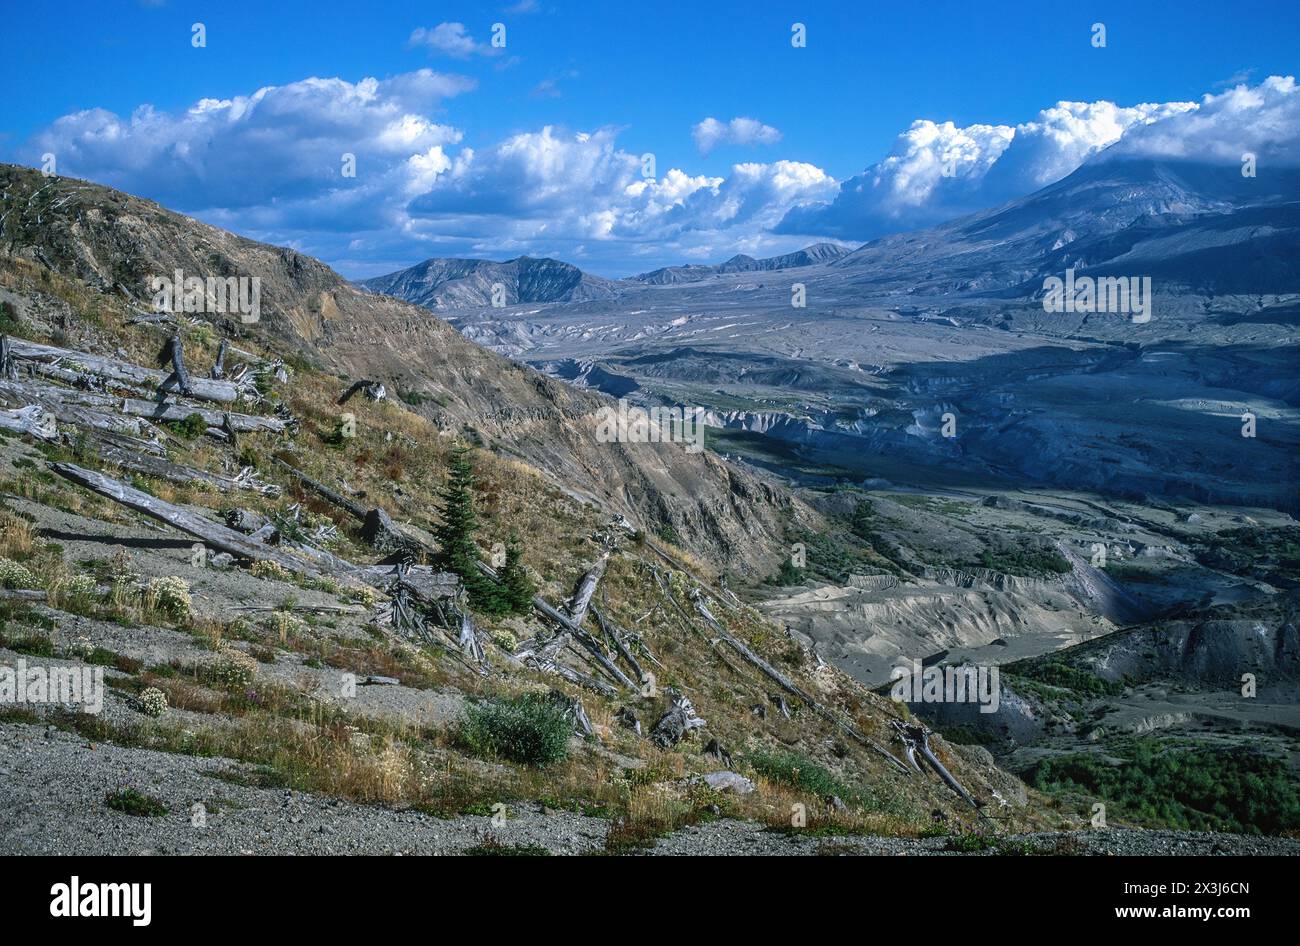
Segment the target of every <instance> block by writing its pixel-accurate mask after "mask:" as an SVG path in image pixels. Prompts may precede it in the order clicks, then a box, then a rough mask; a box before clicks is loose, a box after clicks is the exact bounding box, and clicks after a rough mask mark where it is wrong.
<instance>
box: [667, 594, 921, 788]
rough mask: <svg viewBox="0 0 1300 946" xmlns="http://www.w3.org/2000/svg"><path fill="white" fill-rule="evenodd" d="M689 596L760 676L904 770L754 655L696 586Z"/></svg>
mask: <svg viewBox="0 0 1300 946" xmlns="http://www.w3.org/2000/svg"><path fill="white" fill-rule="evenodd" d="M692 597H693V598H694V600H695V609H696V611H698V612H699V613H700V616H701V617H703V618H704V619H705V620H706V621H708V623H709V626H710V627H712V628H713V630H714V631H715V632H716V633H717V635H718V637H719V638H720V639H721V640H722V641H723V642H724V643H725V644H727V645H728V646H730V647H731V648H732V649H733V650H734V651H735V652H736V653H738V654H739V655H740V656H741V657H743V658H744V659H745V660H746V661H747V662H748V663H750V664H752V665H753V666H754V667H757V668H758V670H759V671H760V672H761V673H762V674H763V675H764V676H766V677H767V678H768V679H769V680H772V681H773V682H774V683H776V685H777V686H779V687H781V689H783V690H785V691H786V692H787V693H791V694H793V695H795V696H797V697H798V698H799V699H800V700H802V701H803V702H804V703H805V704H806V705H807V706H808V707H809V708H810V709H811V710H812V711H813V712H814V713H816V714H817V715H818V716H820V717H822V718H823V719H825V720H826V721H827V722H829V723H832V724H833V725H835V726H837V727H839V728H840V729H842V730H843V731H844V732H846V733H848V734H849V735H850V736H852V737H853V738H854V739H855V740H857V741H858V742H860V743H862V745H864V746H866V747H867V748H869V749H871V750H872V751H873V752H875V753H876V754H877V755H879V756H881V757H882V758H885V759H888V760H889V762H890V764H891V765H893V766H894V768H896V769H898V770H899V771H900V772H902V773H904V774H907V766H905V765H903V763H902V762H899V761H898V758H897V757H896V756H895V755H894V754H893V753H892V752H890V751H889V750H888V749H886V748H885V747H884V746H882V745H880V744H879V743H877V742H875V741H873V740H872V739H869V738H868V737H867V735H866V734H865V733H863V732H861V731H860V730H858V728H857V727H856V726H853V725H852V724H850V723H847V722H845V721H844V720H843V719H841V718H840V716H839V714H838V713H835V712H834V711H832V710H831V709H830V708H829V707H826V706H823V705H822V704H821V703H819V702H818V701H817V700H815V699H813V697H812V695H811V694H810V693H808V691H807V690H805V689H803V688H802V687H800V686H798V685H796V684H795V683H794V681H792V680H791V679H790V678H788V677H787V676H786V675H785V674H783V673H781V671H779V670H777V669H776V668H775V667H773V666H772V665H771V664H770V663H768V662H767V661H766V660H764V659H763V658H762V657H760V656H758V654H756V653H754V652H753V651H752V650H750V649H749V648H748V647H747V646H745V644H744V643H743V642H742V641H741V640H739V639H738V638H736V637H733V636H732V635H731V634H730V633H728V632H727V631H726V630H724V629H723V627H722V625H721V624H720V623H718V619H717V618H715V617H714V616H713V613H712V612H711V611H710V610H709V608H708V605H707V604H705V603H704V600H703V596H702V595H700V594H699V591H698V589H695V590H694V593H693V594H692Z"/></svg>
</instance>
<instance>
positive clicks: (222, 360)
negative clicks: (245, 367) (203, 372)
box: [208, 338, 230, 381]
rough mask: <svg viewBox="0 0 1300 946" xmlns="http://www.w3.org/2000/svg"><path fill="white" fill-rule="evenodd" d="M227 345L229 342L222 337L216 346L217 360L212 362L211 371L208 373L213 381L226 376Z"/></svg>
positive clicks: (228, 345)
mask: <svg viewBox="0 0 1300 946" xmlns="http://www.w3.org/2000/svg"><path fill="white" fill-rule="evenodd" d="M229 347H230V343H229V342H227V341H226V340H225V339H224V338H223V339H222V340H221V344H220V345H219V346H218V347H217V360H216V361H214V362H213V363H212V371H211V373H210V374H209V375H208V376H209V377H210V378H211V379H212V380H213V381H220V380H221V379H222V378H224V377H225V376H226V349H227V348H229Z"/></svg>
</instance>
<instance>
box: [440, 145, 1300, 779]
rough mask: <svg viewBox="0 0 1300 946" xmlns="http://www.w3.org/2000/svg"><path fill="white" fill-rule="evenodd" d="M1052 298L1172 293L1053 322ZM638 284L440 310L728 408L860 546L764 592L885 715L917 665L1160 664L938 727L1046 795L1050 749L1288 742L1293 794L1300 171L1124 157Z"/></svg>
mask: <svg viewBox="0 0 1300 946" xmlns="http://www.w3.org/2000/svg"><path fill="white" fill-rule="evenodd" d="M741 264H743V265H741ZM1067 274H1068V275H1067ZM1050 277H1056V278H1058V279H1061V280H1066V279H1067V278H1069V279H1071V280H1073V281H1076V282H1077V281H1078V280H1080V279H1083V278H1090V279H1094V280H1100V279H1103V278H1106V277H1112V278H1114V277H1123V278H1125V279H1128V278H1129V277H1133V278H1134V279H1136V280H1141V279H1142V278H1144V277H1145V278H1149V281H1150V286H1151V294H1150V297H1149V298H1148V299H1146V300H1145V303H1146V309H1145V311H1142V310H1141V307H1140V306H1139V307H1138V308H1137V309H1133V308H1132V307H1130V309H1129V310H1128V311H1113V312H1108V311H1048V310H1047V309H1048V307H1047V306H1045V305H1044V297H1045V295H1046V288H1047V283H1045V280H1048V279H1049V278H1050ZM611 285H612V287H613V288H612V289H611V291H610V293H608V294H606V295H604V296H602V297H601V298H586V299H574V300H558V299H551V300H546V299H541V298H534V299H532V300H531V301H529V302H527V303H521V304H510V305H507V306H505V307H496V308H494V307H491V306H490V305H488V306H469V307H466V306H457V305H455V304H454V303H450V304H446V305H441V306H439V307H438V312H439V314H440V315H442V316H443V317H445V318H447V320H448V321H449V322H451V323H452V324H453V325H456V326H457V327H458V328H459V329H460V330H461V332H462V333H464V334H465V335H466V336H467V337H469V338H471V339H473V340H474V341H477V342H479V343H480V344H483V345H485V346H487V347H490V348H493V349H495V350H497V351H500V352H502V353H503V354H507V355H508V356H510V357H512V358H515V359H517V360H520V361H523V362H526V363H528V364H531V365H533V366H535V367H538V368H540V369H542V370H543V371H545V372H546V373H547V374H550V375H552V376H554V377H557V378H561V379H563V380H565V381H566V382H568V383H570V384H572V385H575V386H578V387H587V388H594V389H598V390H601V391H603V392H605V393H607V394H610V395H612V396H615V397H620V398H627V399H628V400H630V401H632V402H633V403H640V404H659V403H665V404H676V405H685V406H697V407H699V408H702V409H703V410H704V411H705V412H706V416H707V420H708V423H709V425H710V430H709V434H710V437H709V443H710V446H711V447H712V449H714V450H716V451H717V452H718V453H720V454H722V455H724V456H727V457H729V458H731V459H733V460H736V461H737V462H740V463H742V464H745V465H751V466H753V467H756V468H761V469H765V470H767V471H770V472H774V473H776V474H778V475H780V476H781V477H784V478H785V479H786V480H787V482H788V483H789V484H791V485H792V486H793V487H794V488H795V489H796V491H797V492H798V493H799V495H801V497H802V498H804V499H805V500H806V501H807V502H809V503H810V505H812V506H813V507H814V508H816V509H817V510H818V511H820V512H822V513H823V514H824V515H825V516H826V518H827V521H828V522H830V523H833V525H832V526H831V528H830V529H829V530H827V531H824V532H818V533H813V532H810V531H809V530H807V529H806V528H805V527H803V526H802V525H801V524H797V523H795V524H791V525H789V526H788V527H787V529H786V534H785V539H786V542H787V543H788V551H789V550H794V551H791V552H790V559H791V560H790V562H789V563H787V564H785V565H783V566H782V568H781V569H780V571H779V572H775V573H773V574H772V575H771V576H770V577H769V578H768V579H767V581H766V582H765V583H760V584H758V585H754V586H751V587H750V588H749V589H748V591H747V592H746V594H747V596H748V597H750V599H751V600H753V601H754V602H755V603H757V604H758V606H759V607H760V608H761V609H762V610H763V611H764V612H765V613H767V614H769V615H770V616H772V617H773V618H775V619H777V620H778V621H780V622H781V623H782V624H784V625H785V626H786V627H787V628H788V629H789V631H790V632H791V633H792V634H794V635H796V636H797V637H798V638H799V639H801V640H803V641H804V642H805V643H807V644H808V645H809V646H810V647H812V648H813V649H814V652H815V653H816V654H817V655H818V656H819V658H821V659H825V660H826V661H829V662H831V663H833V664H835V665H837V666H838V667H840V668H842V669H844V670H846V671H847V672H849V673H850V674H852V675H854V676H855V677H857V678H858V679H859V680H861V681H863V682H864V683H867V684H868V685H870V686H874V687H880V688H881V691H880V692H882V693H883V692H887V690H888V682H889V680H890V675H891V672H892V671H893V669H894V668H895V667H897V666H899V665H900V664H901V663H905V662H907V661H911V660H924V661H926V663H927V665H935V666H944V665H948V666H952V665H957V664H962V663H973V664H977V665H997V666H1009V665H1013V664H1014V665H1015V666H1016V667H1019V668H1026V667H1041V666H1042V665H1043V662H1044V661H1051V660H1053V659H1054V656H1053V655H1056V654H1058V653H1064V654H1067V655H1073V654H1075V653H1076V651H1078V650H1079V648H1101V649H1102V650H1101V651H1096V650H1088V651H1085V652H1086V653H1097V652H1103V651H1104V652H1106V653H1118V652H1120V651H1132V650H1134V649H1135V648H1137V649H1138V650H1139V651H1140V652H1141V654H1143V655H1145V656H1143V658H1142V659H1134V660H1129V661H1127V662H1115V661H1111V662H1107V663H1105V664H1104V665H1101V664H1097V663H1096V662H1095V661H1094V662H1085V663H1084V664H1083V665H1080V666H1081V669H1078V672H1077V674H1066V675H1063V674H1056V675H1055V676H1052V673H1053V672H1054V671H1049V673H1048V676H1049V682H1048V683H1043V682H1042V681H1041V680H1040V681H1039V682H1038V683H1037V684H1034V685H1033V686H1030V685H1028V684H1026V683H1024V679H1026V678H1020V682H1016V681H1017V677H1016V676H1015V675H1014V674H1015V673H1016V672H1020V671H1016V670H1010V671H1008V673H1007V674H1005V675H1004V676H1003V678H1002V686H1003V687H1005V688H1006V690H1007V693H1008V697H1007V699H1006V701H1004V706H1003V709H1002V710H1001V711H999V712H998V713H994V714H981V713H979V712H978V711H976V710H975V709H974V708H972V707H970V706H961V707H951V706H947V707H943V708H942V711H936V710H935V709H934V707H931V706H926V705H922V704H919V703H918V704H915V705H913V710H914V711H916V712H918V713H920V714H922V715H925V716H928V717H929V718H932V719H933V720H935V721H936V723H940V724H944V725H948V726H951V727H953V730H954V732H958V733H960V736H961V737H962V738H966V739H969V740H971V741H977V742H987V743H988V744H989V746H990V748H991V749H993V751H994V752H995V753H997V754H998V755H999V757H1000V758H1002V759H1004V760H1005V761H1007V763H1008V764H1010V765H1013V766H1015V767H1016V768H1017V769H1018V770H1019V771H1021V772H1022V773H1024V774H1026V777H1029V778H1031V779H1032V778H1039V780H1040V781H1041V782H1042V783H1043V784H1044V785H1046V784H1048V783H1049V782H1050V780H1051V778H1055V777H1056V775H1053V774H1052V773H1048V774H1042V773H1041V772H1039V773H1038V774H1035V772H1036V771H1037V770H1034V766H1035V765H1038V764H1040V763H1041V760H1042V758H1043V757H1044V753H1046V754H1047V755H1049V756H1050V755H1060V756H1062V757H1068V756H1069V755H1070V754H1071V753H1073V752H1075V751H1078V750H1081V749H1082V751H1085V752H1089V753H1100V754H1101V757H1102V758H1106V759H1109V760H1110V761H1111V762H1116V761H1117V760H1120V759H1130V760H1131V759H1132V758H1133V756H1134V753H1135V752H1136V751H1137V749H1135V745H1137V743H1135V742H1134V740H1137V741H1138V742H1139V743H1141V740H1143V739H1149V738H1158V739H1162V740H1164V742H1161V745H1174V746H1177V745H1184V744H1186V745H1191V744H1195V745H1200V744H1201V743H1202V742H1203V741H1204V740H1206V739H1209V740H1211V741H1212V744H1213V745H1215V746H1217V747H1222V746H1224V745H1226V746H1231V747H1237V748H1243V747H1249V746H1252V745H1260V744H1267V745H1268V746H1269V747H1270V748H1271V749H1272V750H1275V751H1276V753H1277V756H1276V757H1277V758H1280V759H1283V760H1285V765H1286V766H1287V767H1288V768H1289V770H1290V771H1291V772H1292V773H1294V772H1295V771H1296V770H1297V769H1296V764H1297V758H1298V756H1297V751H1296V750H1297V743H1296V735H1297V722H1298V721H1300V720H1298V718H1297V716H1296V705H1297V691H1296V690H1295V687H1294V675H1295V672H1296V664H1295V660H1296V655H1295V649H1296V646H1297V644H1296V639H1295V630H1294V627H1295V625H1294V613H1295V605H1296V588H1297V584H1296V582H1297V578H1300V572H1298V571H1297V565H1298V564H1300V544H1297V540H1298V539H1300V526H1297V523H1296V521H1295V519H1294V516H1295V514H1296V513H1297V511H1298V510H1300V491H1298V490H1297V472H1298V464H1300V381H1298V380H1297V378H1298V377H1300V375H1298V373H1297V368H1300V357H1298V355H1300V349H1298V348H1297V342H1298V340H1300V339H1298V336H1300V319H1298V318H1297V316H1298V315H1300V177H1298V176H1297V173H1296V172H1295V170H1294V169H1286V168H1281V169H1274V170H1272V171H1271V172H1269V173H1262V172H1261V173H1260V175H1259V176H1258V177H1257V178H1244V177H1243V176H1242V175H1241V173H1240V171H1239V169H1238V168H1237V167H1236V166H1232V165H1226V166H1221V165H1212V164H1208V163H1199V162H1197V161H1194V160H1185V161H1170V160H1164V161H1150V160H1133V159H1127V158H1125V156H1124V155H1123V154H1122V153H1116V154H1112V153H1109V152H1103V153H1102V154H1101V155H1099V156H1098V157H1096V158H1094V159H1093V160H1091V161H1088V162H1086V163H1085V164H1084V165H1083V166H1082V167H1081V168H1079V170H1077V171H1076V172H1074V173H1073V174H1071V175H1069V176H1068V177H1066V178H1065V179H1064V180H1061V181H1059V182H1058V183H1056V184H1053V185H1051V186H1049V187H1046V188H1044V189H1043V190H1041V191H1038V192H1036V193H1034V194H1031V195H1029V196H1027V197H1024V198H1021V199H1018V200H1016V201H1013V202H1011V203H1009V204H1007V205H1005V206H1002V207H998V208H995V209H993V210H989V211H986V212H983V213H979V214H975V215H973V216H970V217H966V218H962V219H959V220H956V221H953V222H951V223H947V224H943V225H941V226H937V227H934V228H932V229H929V230H924V231H918V232H913V233H906V234H900V235H897V236H890V237H885V238H883V239H880V240H876V241H874V242H872V243H868V244H866V245H864V246H861V247H859V248H857V249H855V250H852V251H851V252H845V251H843V250H842V249H841V248H838V247H833V246H830V245H822V246H813V247H810V248H809V251H808V252H807V253H805V254H791V255H789V256H787V257H782V258H778V259H773V260H767V261H754V260H748V261H746V260H741V261H739V263H738V261H736V260H732V261H728V262H727V263H722V264H718V265H715V266H700V265H691V266H683V267H670V268H667V269H663V270H658V271H655V272H653V273H648V274H641V275H638V276H635V277H630V278H628V279H624V280H621V281H618V282H615V283H613V284H611ZM1134 285H1135V286H1136V285H1137V283H1135V284H1134ZM801 303H802V304H801ZM1219 636H1226V637H1227V638H1229V639H1231V640H1233V641H1237V642H1238V643H1237V644H1234V645H1233V646H1222V647H1220V646H1216V645H1214V644H1213V643H1207V642H1212V641H1213V640H1215V639H1216V638H1217V637H1219ZM1135 641H1147V642H1153V643H1150V644H1149V645H1148V644H1143V645H1142V646H1141V647H1139V646H1138V645H1137V644H1136V643H1134V642H1135ZM1252 642H1253V643H1252ZM1148 651H1151V652H1150V653H1148ZM1171 652H1172V653H1176V654H1179V655H1181V656H1180V658H1179V660H1174V661H1172V662H1171V661H1170V659H1168V658H1167V654H1169V653H1171ZM1160 655H1166V656H1160ZM1062 659H1065V658H1062ZM1074 659H1075V658H1074V657H1072V656H1071V657H1069V660H1074ZM1180 661H1181V662H1180ZM1070 665H1071V666H1075V665H1074V664H1070ZM1056 666H1057V664H1054V663H1052V664H1050V667H1053V668H1055V667H1056ZM1248 677H1249V678H1250V679H1251V680H1253V684H1254V686H1255V687H1256V688H1255V689H1253V690H1252V691H1251V692H1250V694H1249V695H1245V694H1244V692H1243V687H1245V686H1246V684H1245V683H1243V681H1244V680H1246V679H1247V678H1248ZM1052 687H1057V689H1056V690H1053V689H1052ZM1071 687H1074V688H1075V689H1071ZM1031 689H1032V690H1034V692H1035V694H1036V695H1029V696H1026V693H1027V692H1028V691H1029V690H1031ZM1062 701H1064V703H1065V704H1066V706H1067V709H1066V710H1062V708H1061V704H1062ZM1189 740H1190V742H1189ZM1260 740H1262V743H1261V742H1260ZM1141 745H1145V743H1141ZM1108 747H1109V748H1108ZM1139 748H1140V746H1139ZM1189 751H1190V750H1189ZM1058 774H1059V773H1058ZM1078 778H1079V779H1080V780H1086V779H1085V776H1084V775H1079V776H1078ZM1060 782H1061V780H1060V779H1059V778H1058V779H1057V782H1055V783H1052V784H1058V783H1060ZM1062 784H1067V787H1068V785H1071V784H1073V783H1069V782H1068V780H1066V783H1062ZM1058 787H1059V785H1058Z"/></svg>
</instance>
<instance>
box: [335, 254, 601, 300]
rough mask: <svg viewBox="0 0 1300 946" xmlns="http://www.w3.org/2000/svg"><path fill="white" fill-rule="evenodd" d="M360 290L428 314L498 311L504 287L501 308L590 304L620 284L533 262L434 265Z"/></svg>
mask: <svg viewBox="0 0 1300 946" xmlns="http://www.w3.org/2000/svg"><path fill="white" fill-rule="evenodd" d="M358 285H360V286H361V287H362V288H363V289H366V290H368V291H370V292H378V293H383V294H384V295H389V296H396V297H397V298H399V299H404V300H406V301H407V302H414V303H415V304H416V305H422V306H424V307H425V308H428V309H450V308H464V307H466V306H490V305H493V304H494V302H493V287H494V286H499V287H500V301H499V303H496V304H497V305H498V306H512V305H526V304H531V303H542V302H585V301H587V300H589V299H607V298H609V297H611V296H614V295H616V294H617V292H618V284H617V283H614V282H611V281H610V280H608V279H601V278H600V277H599V276H592V275H590V274H588V273H584V272H583V271H582V270H580V269H578V267H576V266H574V265H572V264H570V263H564V262H561V261H560V260H556V259H532V258H531V257H528V256H521V257H519V258H518V259H512V260H508V261H506V262H504V263H495V262H493V261H491V260H479V259H428V260H425V261H424V262H423V263H417V264H416V265H414V266H412V267H410V268H408V269H403V270H400V271H398V272H396V273H389V274H388V275H386V276H376V277H374V278H373V279H365V280H362V281H361V282H360V283H358Z"/></svg>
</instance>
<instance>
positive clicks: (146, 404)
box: [0, 381, 289, 433]
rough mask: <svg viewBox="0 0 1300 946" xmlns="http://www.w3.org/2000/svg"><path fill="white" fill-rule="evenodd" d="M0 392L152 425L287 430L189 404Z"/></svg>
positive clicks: (19, 387) (7, 385)
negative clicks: (198, 421)
mask: <svg viewBox="0 0 1300 946" xmlns="http://www.w3.org/2000/svg"><path fill="white" fill-rule="evenodd" d="M0 390H3V391H4V392H6V393H8V394H10V395H11V396H25V397H27V398H28V399H30V400H39V401H44V402H47V403H53V404H60V405H68V406H71V407H90V408H104V409H108V410H113V411H116V412H117V413H119V414H127V415H129V416H132V417H144V418H147V419H148V420H151V421H165V420H171V421H181V420H185V419H186V418H187V417H189V416H190V415H191V414H198V415H199V416H200V417H202V418H203V420H204V422H205V423H207V424H208V425H209V426H212V427H220V426H221V425H222V424H224V423H225V422H226V419H227V418H229V421H230V426H231V427H232V428H233V429H234V430H238V431H243V432H245V433H248V432H253V431H259V430H264V431H269V432H271V433H283V432H284V431H285V430H286V429H287V428H288V426H289V425H288V424H287V423H286V422H285V420H284V419H283V418H281V417H262V416H259V415H256V414H230V413H226V412H223V411H214V410H210V409H208V408H204V407H195V406H191V405H188V404H176V403H174V402H170V401H146V400H141V399H137V398H129V397H113V396H112V395H108V394H94V393H91V392H88V391H73V390H71V389H69V388H59V387H52V386H46V385H39V386H38V385H34V384H22V383H19V382H14V381H0Z"/></svg>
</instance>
